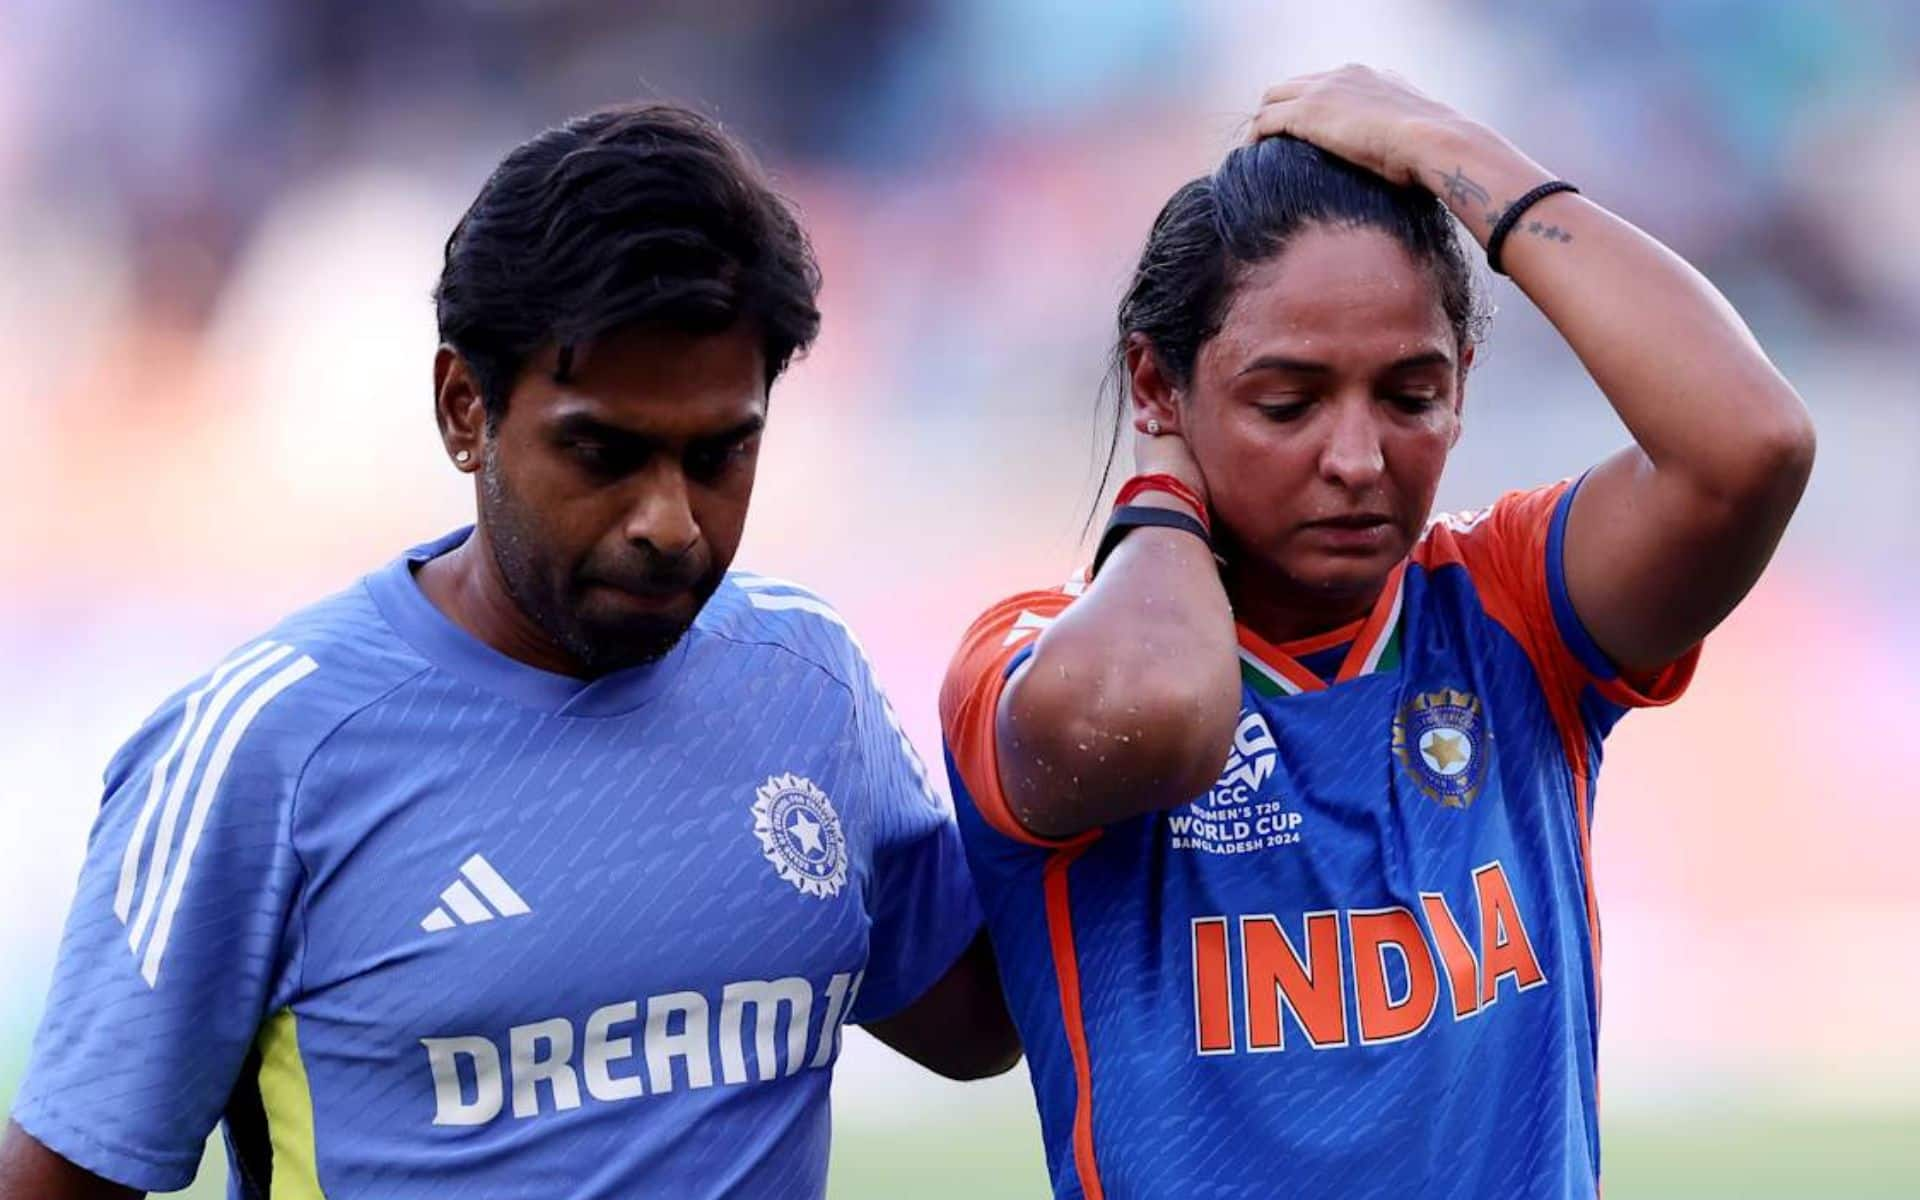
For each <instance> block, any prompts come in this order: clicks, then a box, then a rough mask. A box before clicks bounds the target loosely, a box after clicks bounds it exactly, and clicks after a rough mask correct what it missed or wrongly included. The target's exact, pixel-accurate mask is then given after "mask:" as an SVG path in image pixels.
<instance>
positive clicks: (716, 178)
mask: <svg viewBox="0 0 1920 1200" xmlns="http://www.w3.org/2000/svg"><path fill="white" fill-rule="evenodd" d="M819 292H820V267H819V264H818V263H817V262H816V261H815V260H814V256H813V248H812V247H811V246H810V245H809V244H808V242H807V237H806V234H805V232H804V231H803V230H802V229H801V228H800V223H799V221H798V220H797V219H796V218H795V216H794V214H793V211H792V210H791V209H790V208H789V207H788V206H787V204H786V202H785V201H783V200H782V199H781V198H780V197H779V196H778V195H776V194H775V193H774V192H773V191H772V189H771V188H770V187H769V186H768V184H767V182H766V179H765V177H764V176H763V175H762V173H761V171H760V169H759V168H758V166H756V165H755V163H754V162H753V160H752V158H751V157H749V156H748V154H747V153H746V151H744V150H743V149H742V148H741V147H740V146H738V145H737V144H736V143H735V142H734V141H733V140H732V139H731V138H729V137H728V136H727V135H726V134H725V133H724V132H722V131H721V129H720V127H719V126H717V125H716V124H714V123H713V122H712V121H710V120H708V119H707V118H705V117H703V116H701V115H699V114H698V113H695V112H692V111H689V110H687V109H684V108H680V107H678V106H676V105H671V104H635V105H624V106H619V107H614V108H606V109H602V110H600V111H598V112H593V113H588V114H587V115H585V116H581V117H575V118H574V119H573V120H571V121H568V122H567V123H566V124H564V125H561V126H559V127H558V128H556V129H549V130H547V131H546V132H544V133H542V134H540V135H539V136H538V137H535V138H534V139H532V140H531V141H529V142H526V143H524V144H523V145H521V146H519V147H517V148H516V149H515V150H514V151H513V152H512V153H510V154H508V155H507V156H506V158H505V159H503V160H502V161H501V163H500V165H499V166H498V167H497V168H495V170H494V172H493V174H492V175H491V176H490V177H489V178H488V179H487V182H486V183H485V184H484V185H483V186H482V187H481V189H480V194H479V195H478V196H477V197H475V199H474V201H473V205H472V206H471V207H470V208H468V209H467V212H466V215H465V216H463V217H461V218H460V223H459V224H458V225H456V226H454V229H453V233H452V234H451V235H450V236H449V237H448V238H447V247H446V264H445V266H444V267H443V269H442V270H441V273H440V282H439V285H438V286H437V287H436V288H435V289H434V304H435V308H436V311H437V313H438V316H439V321H440V340H441V341H443V342H445V343H447V344H448V345H450V346H452V347H453V348H454V349H455V350H457V351H459V353H460V355H461V357H462V358H464V359H465V360H466V362H467V365H468V367H469V368H470V369H471V370H472V371H473V373H474V376H475V380H476V382H477V384H478V386H479V389H480V394H481V397H482V399H483V400H484V401H485V403H486V408H487V420H488V421H489V423H493V422H497V421H499V419H500V418H501V416H502V415H503V414H504V413H505V412H506V407H507V397H508V395H509V394H510V393H511V392H512V390H513V384H514V381H515V379H517V378H518V376H519V374H520V370H521V367H522V366H523V365H524V364H525V362H526V360H527V359H528V357H530V356H531V355H532V354H533V353H534V352H536V351H537V350H539V349H540V348H541V347H543V346H545V345H547V344H548V343H550V342H551V343H554V344H557V345H558V346H559V347H560V363H559V371H558V375H559V376H560V377H561V378H564V377H565V376H566V374H567V371H568V369H569V367H570V366H571V362H572V351H573V347H574V346H576V345H577V344H579V343H582V342H586V341H588V340H590V339H592V338H594V337H597V336H600V335H602V334H605V333H607V332H609V331H611V330H613V329H616V328H619V327H621V326H624V325H629V324H634V323H645V324H650V325H656V326H662V327H666V328H670V329H675V330H679V331H682V332H685V333H690V334H696V335H699V334H710V333H720V332H722V331H724V330H727V329H730V328H732V327H733V326H734V325H735V324H736V323H738V322H741V321H747V322H751V323H752V325H753V326H755V327H756V328H757V329H758V331H759V334H760V338H761V348H762V351H763V353H764V356H765V359H766V369H767V383H768V385H769V386H771V385H772V383H773V381H774V379H775V378H777V377H778V376H779V374H780V372H781V371H783V370H785V369H786V366H787V364H788V362H790V361H791V360H792V358H793V356H794V355H795V354H796V353H798V352H799V351H802V350H804V349H805V348H806V347H807V346H808V345H809V344H810V343H811V342H812V341H813V338H814V335H815V334H816V333H818V332H819V329H820V310H819V309H818V308H817V307H816V306H815V300H816V298H817V297H818V295H819Z"/></svg>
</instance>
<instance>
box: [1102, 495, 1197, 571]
mask: <svg viewBox="0 0 1920 1200" xmlns="http://www.w3.org/2000/svg"><path fill="white" fill-rule="evenodd" d="M1142 525H1157V526H1159V527H1160V528H1162V529H1179V530H1184V531H1185V532H1187V533H1190V534H1192V535H1193V536H1195V537H1197V538H1199V539H1200V540H1201V541H1202V542H1204V543H1206V545H1207V548H1208V549H1209V550H1211V549H1212V548H1213V539H1212V538H1210V537H1208V536H1207V527H1206V526H1205V525H1202V524H1201V523H1200V522H1198V521H1196V520H1194V519H1193V518H1192V517H1190V516H1188V515H1187V514H1186V513H1183V512H1175V511H1173V510H1172V509H1170V508H1152V507H1149V506H1147V505H1144V504H1129V505H1127V506H1126V507H1124V508H1116V509H1114V510H1113V515H1112V516H1111V517H1108V518H1107V528H1106V530H1105V532H1103V533H1101V535H1100V548H1099V549H1098V550H1095V551H1094V552H1093V570H1091V571H1089V572H1087V578H1088V579H1092V578H1093V577H1094V576H1095V575H1098V574H1099V573H1100V565H1101V564H1102V563H1104V562H1106V561H1107V556H1108V555H1110V554H1112V553H1113V551H1114V547H1116V546H1118V545H1119V544H1120V540H1121V539H1122V538H1124V537H1126V536H1127V534H1128V533H1130V532H1132V531H1133V530H1135V529H1138V528H1140V527H1141V526H1142Z"/></svg>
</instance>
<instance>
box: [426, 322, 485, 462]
mask: <svg viewBox="0 0 1920 1200" xmlns="http://www.w3.org/2000/svg"><path fill="white" fill-rule="evenodd" d="M433 415H434V419H435V421H437V422H438V423H439V425H440V444H441V445H443V446H445V447H446V449H447V457H448V458H451V459H452V460H453V464H454V466H456V467H458V468H459V469H460V470H462V471H468V472H472V471H477V470H479V469H480V460H481V458H482V456H484V455H485V453H486V443H487V404H486V400H485V398H484V397H482V396H481V394H480V382H479V380H477V379H475V378H474V377H473V371H472V369H471V368H469V367H468V366H467V360H466V359H464V358H462V357H461V356H460V352H459V351H458V350H455V349H454V348H453V347H452V346H448V345H442V346H441V347H440V348H439V349H438V350H436V351H434V355H433ZM462 452H464V453H465V454H466V458H465V459H464V460H463V459H462V458H461V457H460V455H461V453H462Z"/></svg>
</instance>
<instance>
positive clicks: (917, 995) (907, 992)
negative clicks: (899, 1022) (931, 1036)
mask: <svg viewBox="0 0 1920 1200" xmlns="http://www.w3.org/2000/svg"><path fill="white" fill-rule="evenodd" d="M985 923H986V918H985V917H983V916H982V915H981V913H980V909H979V904H978V902H977V901H976V902H975V905H974V908H973V914H972V920H969V921H965V922H961V921H956V922H954V923H953V928H955V929H960V928H962V927H963V926H964V927H965V929H966V935H965V936H964V937H961V938H959V939H957V940H956V941H955V943H954V945H953V947H952V948H951V950H949V951H948V952H946V953H943V954H937V955H930V956H929V957H928V959H927V961H929V962H937V963H939V964H940V967H939V969H938V970H935V971H930V972H928V975H927V978H926V979H925V980H924V981H922V982H920V983H919V985H918V986H917V987H913V988H899V989H896V991H897V992H898V994H897V995H896V994H894V993H891V992H882V993H881V994H880V997H879V1002H878V1003H877V1004H874V1005H872V1010H877V1011H870V1010H869V1006H868V1004H867V1001H868V1000H869V999H871V998H873V993H872V992H870V991H868V990H867V989H866V988H865V987H864V986H863V987H862V988H861V989H860V996H859V999H858V1000H856V1001H855V1004H854V1007H855V1008H857V1009H859V1010H860V1011H859V1013H858V1017H859V1019H858V1020H857V1021H853V1023H854V1024H857V1025H861V1026H866V1025H874V1024H877V1023H879V1022H881V1021H890V1020H892V1019H893V1018H895V1017H897V1016H899V1015H900V1014H901V1013H903V1012H905V1011H907V1010H908V1009H910V1008H912V1007H913V1006H914V1005H915V1004H918V1003H919V1002H920V999H921V997H923V996H925V995H926V994H927V993H928V992H929V991H931V990H933V987H934V985H935V984H937V983H939V982H940V981H941V980H942V979H945V978H946V977H947V972H948V971H951V970H953V967H954V964H955V963H958V962H959V961H960V956H961V955H963V954H965V953H966V952H967V947H968V946H971V945H973V939H974V938H976V937H979V936H980V929H981V927H982V926H983V925H984V924H985ZM853 1016H854V1014H853V1013H851V1012H850V1013H849V1014H848V1018H849V1020H852V1018H853Z"/></svg>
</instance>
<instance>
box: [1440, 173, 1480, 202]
mask: <svg viewBox="0 0 1920 1200" xmlns="http://www.w3.org/2000/svg"><path fill="white" fill-rule="evenodd" d="M1440 189H1441V195H1443V196H1445V197H1446V201H1447V203H1448V204H1449V205H1451V206H1452V207H1454V208H1456V209H1464V208H1466V207H1467V206H1468V205H1473V204H1485V203H1487V202H1488V201H1489V200H1491V199H1493V197H1492V196H1489V195H1488V194H1487V189H1485V188H1483V187H1481V186H1480V185H1479V184H1477V183H1475V182H1474V181H1473V180H1471V179H1468V178H1467V173H1466V172H1465V171H1464V170H1462V169H1460V168H1459V167H1455V168H1454V169H1453V174H1451V175H1442V176H1441V177H1440Z"/></svg>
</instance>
